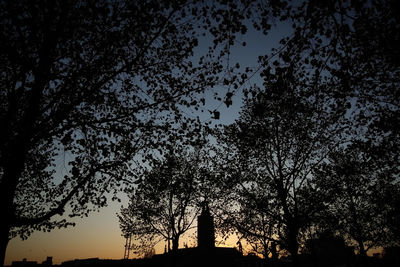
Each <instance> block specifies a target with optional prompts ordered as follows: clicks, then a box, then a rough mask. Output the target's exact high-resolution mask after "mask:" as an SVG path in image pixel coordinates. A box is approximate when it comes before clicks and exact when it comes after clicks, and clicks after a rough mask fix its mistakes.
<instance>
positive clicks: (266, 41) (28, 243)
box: [5, 25, 288, 265]
mask: <svg viewBox="0 0 400 267" xmlns="http://www.w3.org/2000/svg"><path fill="white" fill-rule="evenodd" d="M287 32H288V27H287V25H280V26H279V27H276V28H275V29H273V30H272V31H271V32H270V33H269V34H268V35H267V36H264V35H262V34H260V33H258V32H256V31H254V30H252V29H251V28H250V27H249V31H248V33H247V34H246V35H245V36H242V37H240V38H239V39H238V44H241V43H242V42H243V41H245V42H246V46H244V47H243V46H242V45H237V46H236V47H234V48H233V49H232V54H231V56H230V61H231V62H232V65H234V64H235V63H236V62H239V64H240V65H241V66H242V67H245V66H249V67H257V66H258V63H257V59H258V56H259V55H262V54H266V53H268V52H269V51H270V49H271V48H272V47H274V46H277V45H278V43H279V40H280V38H281V37H282V35H283V34H286V33H287ZM203 43H204V42H203ZM198 49H203V48H202V47H201V43H200V47H199V48H198ZM258 77H259V76H258V75H255V76H254V78H253V79H252V80H250V83H248V84H247V85H250V84H252V83H259V79H258ZM241 97H242V96H241V94H240V93H238V94H237V95H235V96H234V98H233V105H232V106H231V107H229V108H227V107H226V106H225V105H224V104H223V105H219V103H214V104H215V107H214V108H218V110H219V111H220V113H221V114H220V115H221V116H220V122H221V123H224V124H230V123H232V122H234V120H235V119H236V118H237V117H238V114H239V112H240V108H241V105H242V102H241ZM59 168H65V167H64V166H63V164H62V163H60V166H59ZM59 173H62V171H59ZM121 205H125V206H127V200H126V198H125V200H123V201H122V203H118V202H110V203H109V205H108V207H106V208H103V209H101V210H100V212H95V213H91V214H90V215H89V216H88V217H87V218H83V219H79V220H77V221H76V226H75V227H68V228H63V229H53V230H52V231H51V232H45V233H44V232H34V233H33V234H32V235H31V236H30V237H29V238H28V239H27V240H21V239H20V238H19V237H16V238H14V239H12V240H11V241H10V242H9V245H8V247H7V252H6V260H5V264H6V265H11V263H12V261H20V260H22V259H23V258H26V259H27V260H29V261H37V262H42V261H44V260H45V259H46V257H47V256H52V257H53V263H55V264H59V263H61V262H63V261H66V260H71V259H85V258H96V257H98V258H102V259H121V258H123V254H124V244H125V239H124V238H123V237H122V236H121V231H120V229H119V225H118V218H117V215H116V213H118V212H119V210H120V208H121ZM183 242H186V243H189V244H190V243H192V241H190V240H185V239H184V240H182V244H183ZM235 244H236V241H235V240H231V241H228V242H227V243H226V244H225V246H235ZM163 249H164V245H163V244H160V245H159V246H157V247H156V252H158V253H161V252H162V251H163Z"/></svg>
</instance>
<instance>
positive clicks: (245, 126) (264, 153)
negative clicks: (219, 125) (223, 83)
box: [220, 67, 346, 265]
mask: <svg viewBox="0 0 400 267" xmlns="http://www.w3.org/2000/svg"><path fill="white" fill-rule="evenodd" d="M276 72H277V73H276V74H275V75H272V74H271V75H269V76H268V77H266V78H265V79H264V85H265V89H260V88H257V87H255V88H253V89H251V90H250V91H249V92H248V96H247V98H246V99H245V105H244V108H243V111H242V112H241V115H240V117H239V119H238V120H237V121H236V122H235V123H234V124H232V125H230V126H227V127H226V128H225V130H224V132H223V134H222V136H221V138H220V140H221V141H223V142H224V144H225V155H228V158H227V159H226V162H224V163H225V164H226V172H227V177H226V183H228V184H230V187H231V188H233V191H232V193H233V194H234V195H235V196H237V199H238V200H237V202H236V203H237V205H239V207H242V208H243V211H241V213H240V214H238V216H239V218H240V216H246V214H249V215H250V217H253V215H252V212H254V213H258V216H259V217H253V218H252V219H250V218H247V217H246V219H247V220H246V219H244V220H240V221H238V220H237V219H236V221H234V225H236V226H237V229H238V231H242V232H243V233H245V234H253V235H254V236H259V233H260V232H262V231H265V230H266V229H267V231H268V232H269V234H268V235H266V237H267V239H269V240H271V241H277V242H279V245H280V247H281V248H285V249H287V250H288V251H289V252H290V254H291V256H292V258H293V262H294V264H295V265H296V264H297V253H298V247H299V244H298V238H299V231H300V229H301V228H302V227H304V226H306V225H307V224H308V223H309V217H310V216H311V214H313V213H314V212H316V211H318V210H319V209H321V208H323V207H322V206H321V205H320V204H319V203H315V202H312V203H309V202H310V199H308V195H309V194H308V192H309V189H310V188H312V187H311V185H312V179H311V178H312V176H311V173H312V171H313V170H314V169H315V168H316V167H317V166H319V165H320V164H321V162H322V161H323V160H324V159H325V157H326V156H327V154H328V153H329V152H330V151H331V150H332V149H333V148H335V147H336V146H338V145H339V144H340V143H341V142H343V139H342V134H341V131H342V130H343V129H342V127H343V124H344V122H345V121H346V119H345V117H344V116H343V115H344V114H345V109H342V108H341V107H340V106H339V103H340V102H337V101H336V100H335V99H332V98H331V97H330V96H329V94H328V93H327V92H326V91H325V90H324V89H323V88H324V86H323V85H322V84H318V85H316V84H314V83H312V82H309V83H307V82H308V81H307V80H306V79H304V78H301V77H300V76H297V75H299V73H297V72H296V71H295V70H293V68H291V67H289V68H280V69H277V70H276ZM300 73H301V72H300ZM246 210H247V211H246ZM256 218H259V219H257V221H255V219H256ZM233 220H235V217H233ZM268 228H272V229H268ZM272 235H275V238H278V240H275V238H272Z"/></svg>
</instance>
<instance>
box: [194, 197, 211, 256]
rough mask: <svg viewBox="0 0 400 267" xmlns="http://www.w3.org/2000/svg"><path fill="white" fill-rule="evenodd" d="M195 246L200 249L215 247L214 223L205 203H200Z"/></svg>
mask: <svg viewBox="0 0 400 267" xmlns="http://www.w3.org/2000/svg"><path fill="white" fill-rule="evenodd" d="M197 245H198V247H199V248H201V249H211V248H214V247H215V237H214V221H213V217H212V216H211V214H210V209H209V208H208V204H207V202H205V201H204V202H203V203H202V210H201V214H200V216H199V217H198V218H197Z"/></svg>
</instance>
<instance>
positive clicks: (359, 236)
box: [316, 142, 400, 258]
mask: <svg viewBox="0 0 400 267" xmlns="http://www.w3.org/2000/svg"><path fill="white" fill-rule="evenodd" d="M376 153H377V150H376V148H375V147H371V143H369V142H358V143H353V144H352V145H349V146H348V147H346V148H343V149H338V150H337V151H335V152H333V153H332V154H331V155H330V157H329V161H328V162H327V163H324V164H323V165H321V169H320V170H318V171H317V172H316V177H317V180H318V182H317V183H316V184H317V186H318V188H319V190H320V191H321V192H323V193H324V194H325V195H326V197H325V202H326V203H329V207H328V209H327V210H326V211H325V212H328V213H329V214H327V216H329V218H333V220H331V221H330V222H329V223H328V224H325V225H324V227H325V228H326V230H328V229H329V230H330V231H331V232H333V233H334V232H338V233H340V234H341V235H342V236H343V237H344V238H345V239H346V240H347V242H348V243H349V245H352V244H354V243H355V244H356V245H357V247H358V251H359V253H360V255H361V256H362V257H364V258H365V257H366V253H367V252H368V250H370V249H371V248H376V247H379V246H380V247H385V246H392V245H398V239H397V237H396V234H395V228H392V227H393V225H392V223H393V222H394V221H395V220H396V219H395V214H396V204H395V203H396V202H397V201H398V197H396V196H397V195H398V192H399V189H400V184H399V181H398V179H397V178H398V168H397V167H396V166H394V165H393V164H391V161H388V160H387V159H385V162H386V163H384V162H383V161H382V159H381V158H380V155H379V156H376ZM397 205H398V204H397Z"/></svg>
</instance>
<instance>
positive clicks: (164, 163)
mask: <svg viewBox="0 0 400 267" xmlns="http://www.w3.org/2000/svg"><path fill="white" fill-rule="evenodd" d="M196 163H198V161H196V160H195V158H193V155H190V154H187V152H186V153H185V152H183V151H180V152H177V151H175V152H170V153H169V154H168V155H167V156H166V158H165V159H163V160H160V161H156V162H154V163H153V165H152V166H151V170H150V171H147V172H146V173H144V174H143V176H142V178H141V179H140V180H139V181H138V183H137V188H136V189H135V190H134V191H133V192H132V194H131V195H130V198H131V199H130V202H129V205H128V207H126V208H122V209H121V213H120V215H119V221H120V226H121V230H122V232H123V233H124V234H131V235H132V236H133V239H134V240H135V243H136V246H137V247H138V248H139V249H140V248H141V247H143V246H147V243H148V242H149V241H150V242H151V240H155V242H157V241H162V240H166V241H167V243H168V251H171V250H172V252H176V251H177V250H178V246H179V240H180V238H181V236H182V235H183V234H185V233H186V232H187V231H188V230H189V229H190V228H191V227H193V223H194V221H195V219H196V218H197V214H198V212H199V210H200V205H199V201H200V191H199V189H200V182H201V180H202V178H200V175H201V174H202V173H201V172H199V169H200V168H199V165H198V164H196ZM171 244H172V246H171ZM139 251H140V250H139Z"/></svg>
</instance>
